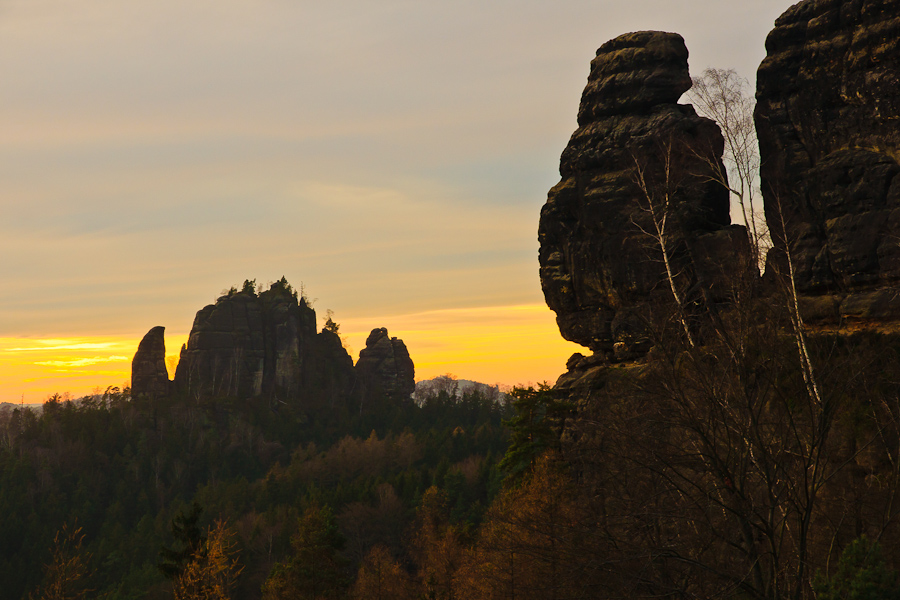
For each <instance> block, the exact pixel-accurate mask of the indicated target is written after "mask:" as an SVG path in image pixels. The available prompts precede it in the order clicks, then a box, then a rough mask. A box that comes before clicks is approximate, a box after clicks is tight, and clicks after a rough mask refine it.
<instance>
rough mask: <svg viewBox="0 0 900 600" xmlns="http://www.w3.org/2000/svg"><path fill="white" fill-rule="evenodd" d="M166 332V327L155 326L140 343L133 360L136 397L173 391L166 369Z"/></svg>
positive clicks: (132, 374)
mask: <svg viewBox="0 0 900 600" xmlns="http://www.w3.org/2000/svg"><path fill="white" fill-rule="evenodd" d="M165 333H166V328H165V327H154V328H153V329H151V330H150V331H148V332H147V335H145V336H144V337H143V339H142V340H141V343H140V344H138V349H137V352H135V354H134V359H133V360H132V361H131V393H132V395H133V396H134V397H136V398H137V397H141V396H143V397H147V398H151V399H155V398H161V397H163V396H166V395H168V394H169V392H170V391H171V382H170V381H169V373H168V371H167V370H166V339H165Z"/></svg>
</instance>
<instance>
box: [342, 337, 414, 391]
mask: <svg viewBox="0 0 900 600" xmlns="http://www.w3.org/2000/svg"><path fill="white" fill-rule="evenodd" d="M356 374H357V377H358V380H359V383H360V386H361V393H362V406H368V405H371V404H372V403H373V402H376V401H378V400H381V399H389V400H393V401H397V402H405V401H408V400H409V397H410V395H412V393H413V392H414V391H415V390H416V381H415V366H414V365H413V361H412V359H411V358H410V357H409V352H408V351H407V349H406V344H404V343H403V340H401V339H398V338H395V337H394V338H392V337H390V336H388V331H387V329H385V328H384V327H381V328H378V329H373V330H372V333H370V334H369V337H368V338H367V339H366V347H365V348H364V349H363V350H361V351H360V352H359V360H358V361H357V362H356Z"/></svg>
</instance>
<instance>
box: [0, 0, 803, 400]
mask: <svg viewBox="0 0 900 600" xmlns="http://www.w3.org/2000/svg"><path fill="white" fill-rule="evenodd" d="M789 5H790V2H789V1H785V0H779V1H775V0H754V2H747V1H746V0H696V1H689V0H685V1H682V2H672V1H671V0H629V1H627V2H623V1H609V0H592V1H587V0H554V1H552V2H551V1H549V0H541V1H536V0H515V1H512V0H477V1H475V0H456V1H455V2H434V1H428V0H417V1H412V0H409V1H407V0H402V1H401V0H333V1H331V2H311V1H307V0H254V1H252V2H251V1H248V0H153V1H149V0H129V1H128V2H122V1H121V0H78V1H77V2H76V1H74V0H0V82H2V84H0V279H2V280H3V281H6V284H5V285H3V286H2V287H0V401H7V402H20V401H24V402H26V403H35V402H40V401H42V400H44V399H45V398H46V397H47V396H48V395H49V394H51V393H53V392H59V393H66V392H68V393H70V394H71V395H73V396H76V397H77V396H79V395H82V394H86V393H90V392H91V391H93V390H95V389H105V388H106V387H107V386H110V385H114V386H122V385H123V384H125V383H126V382H127V381H128V379H129V377H130V361H131V357H132V356H133V354H134V351H135V349H136V347H137V343H138V342H139V340H140V338H141V337H142V336H143V335H144V333H146V332H147V331H148V330H149V329H150V328H152V327H154V326H157V325H163V326H165V327H166V345H167V353H168V354H170V355H172V358H171V360H172V361H174V357H175V355H177V353H178V349H179V348H180V346H181V344H182V343H184V341H185V340H186V338H187V334H188V333H189V331H190V327H191V323H192V321H193V317H194V314H195V313H196V312H197V311H198V310H199V309H200V308H202V307H203V306H204V305H206V304H209V303H211V302H214V301H215V299H216V297H218V296H219V295H220V293H221V292H222V291H223V290H225V289H227V288H229V287H231V286H237V287H240V285H241V283H242V282H243V281H244V280H245V279H256V280H257V281H258V282H260V283H267V282H271V281H274V280H277V279H279V278H280V277H281V276H285V277H286V278H287V279H288V281H289V282H291V283H292V284H293V285H294V286H295V287H300V285H301V283H302V286H303V288H304V290H305V292H306V294H307V295H308V296H309V298H310V299H311V300H315V303H314V308H315V309H316V310H317V312H318V314H319V316H320V318H321V319H322V320H324V315H325V310H326V309H331V310H333V311H334V319H335V321H337V322H338V323H340V324H341V332H342V333H343V334H345V337H346V341H347V345H348V346H349V348H350V350H351V354H352V355H353V356H354V358H355V357H356V356H357V355H358V352H359V350H360V349H361V348H362V347H364V344H365V337H366V335H367V334H368V332H369V331H370V330H371V329H372V328H374V327H387V328H388V330H389V332H390V334H391V335H392V336H398V337H400V338H402V339H403V340H404V341H405V342H406V344H407V346H408V348H409V351H410V354H411V356H412V358H413V360H414V361H415V363H416V377H417V379H427V378H430V377H434V376H436V375H440V374H444V373H453V374H455V375H457V376H459V377H460V378H466V379H475V380H479V381H484V382H487V383H501V384H504V385H512V384H519V383H530V382H538V381H544V380H547V381H550V382H552V381H554V380H555V379H556V377H557V376H558V375H559V374H560V373H562V372H563V371H564V370H565V362H566V359H567V358H568V357H569V356H570V355H571V354H572V353H573V352H576V351H579V350H581V348H580V347H579V346H576V345H575V344H571V343H569V342H566V341H564V340H562V338H561V337H560V336H559V333H558V329H557V328H556V325H555V321H554V315H553V313H552V312H550V311H549V309H547V308H546V305H545V304H544V300H543V295H542V293H541V288H540V280H539V277H538V262H537V251H538V242H537V226H538V218H539V213H540V208H541V206H542V205H543V203H544V202H545V200H546V195H547V191H548V190H549V188H550V187H552V186H553V185H554V184H555V183H556V182H557V181H558V180H559V172H558V164H559V155H560V153H561V152H562V150H563V148H564V147H565V145H566V143H567V141H568V139H569V136H570V135H571V134H572V132H573V131H574V129H575V127H576V120H575V119H576V113H577V109H578V102H579V99H580V96H581V91H582V89H583V87H584V85H585V82H586V79H587V75H588V73H589V68H590V60H591V58H593V56H594V54H595V51H596V49H597V48H598V47H599V46H600V45H601V44H602V43H604V42H605V41H607V40H609V39H612V38H614V37H616V36H617V35H620V34H622V33H626V32H630V31H637V30H645V29H659V30H665V31H675V32H678V33H680V34H682V35H683V36H684V38H685V40H686V43H687V46H688V49H689V51H690V67H691V72H692V74H694V75H698V74H699V73H700V72H702V70H703V69H704V68H707V67H716V68H734V69H736V70H737V71H738V73H740V74H741V75H742V76H744V77H747V78H748V79H750V80H751V81H753V80H754V76H755V71H756V68H757V67H758V65H759V62H760V61H761V60H762V58H763V57H764V55H765V50H764V41H765V36H766V34H767V33H768V32H769V31H770V30H771V28H772V26H773V24H774V20H775V18H777V16H778V15H779V14H781V13H782V12H784V11H785V10H786V9H787V8H788V7H789Z"/></svg>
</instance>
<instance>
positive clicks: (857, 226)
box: [756, 0, 900, 321]
mask: <svg viewBox="0 0 900 600" xmlns="http://www.w3.org/2000/svg"><path fill="white" fill-rule="evenodd" d="M766 50H767V57H766V59H765V60H764V61H763V63H762V65H761V66H760V68H759V72H758V74H757V108H756V126H757V132H758V136H759V145H760V154H761V158H762V169H761V180H762V191H763V196H764V199H765V211H766V220H767V222H768V225H769V228H770V230H771V232H772V234H773V235H772V237H773V242H774V244H775V250H774V251H773V252H771V253H770V258H769V261H768V265H767V272H768V273H778V274H780V275H782V278H781V280H782V281H784V279H785V278H786V277H787V276H788V275H789V274H790V271H791V267H792V270H793V277H794V282H795V284H796V286H797V289H798V290H799V291H800V293H801V294H803V295H804V302H803V307H804V312H805V313H806V316H807V318H808V319H815V320H820V321H828V320H838V319H847V318H851V319H852V318H856V319H875V320H879V319H895V318H896V315H898V314H900V299H898V298H897V294H895V293H894V291H893V290H892V289H891V288H895V287H896V286H897V283H898V281H900V239H898V235H900V234H898V232H900V165H898V159H900V70H898V68H900V4H898V3H897V2H895V1H886V0H854V1H853V2H846V1H841V0H807V1H805V2H800V3H798V4H795V5H794V6H793V7H791V8H790V9H789V10H788V11H787V12H785V13H784V14H783V15H782V16H781V17H780V18H779V19H778V20H777V21H776V23H775V29H774V30H773V31H772V32H771V33H770V34H769V36H768V39H767V40H766ZM787 251H789V252H790V257H789V258H790V263H789V262H788V255H787V253H786V252H787Z"/></svg>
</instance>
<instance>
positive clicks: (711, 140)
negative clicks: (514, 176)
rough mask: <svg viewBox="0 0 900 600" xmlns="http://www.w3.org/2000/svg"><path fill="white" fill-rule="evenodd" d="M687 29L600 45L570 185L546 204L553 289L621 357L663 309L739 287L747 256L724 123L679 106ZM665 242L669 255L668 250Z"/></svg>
mask: <svg viewBox="0 0 900 600" xmlns="http://www.w3.org/2000/svg"><path fill="white" fill-rule="evenodd" d="M687 58H688V51H687V48H686V47H685V45H684V40H683V39H682V38H681V36H679V35H677V34H674V33H663V32H655V31H644V32H637V33H629V34H626V35H622V36H620V37H617V38H615V39H613V40H611V41H609V42H607V43H606V44H604V45H603V46H601V47H600V49H599V50H598V51H597V55H596V58H594V60H593V61H592V62H591V73H590V76H589V78H588V83H587V87H586V88H585V90H584V93H583V95H582V98H581V106H580V108H579V111H578V129H577V130H576V131H575V133H574V134H573V135H572V137H571V139H570V140H569V143H568V146H567V147H566V149H565V150H564V151H563V153H562V157H561V159H560V175H561V177H562V179H561V181H560V182H559V183H558V184H557V185H556V186H555V187H553V189H551V190H550V192H549V194H548V198H547V203H546V204H545V205H544V207H543V209H542V211H541V220H540V227H539V231H538V237H539V240H540V244H541V248H540V267H541V268H540V275H541V285H542V287H543V290H544V296H545V298H546V301H547V304H548V305H549V306H550V308H551V309H553V310H554V311H555V312H556V315H557V323H558V324H559V328H560V331H561V333H562V335H563V337H565V338H566V339H568V340H570V341H573V342H577V343H579V344H582V345H584V346H587V347H589V348H590V349H591V350H593V351H594V352H595V353H598V354H599V355H601V356H604V357H606V358H608V359H613V360H619V359H622V360H625V359H630V358H634V357H636V356H639V355H640V354H642V353H643V352H645V351H646V350H647V349H648V348H649V338H648V335H647V327H648V323H649V321H650V320H651V319H652V318H653V317H652V313H653V311H654V308H655V307H656V308H659V307H671V306H673V302H674V299H673V291H672V288H673V287H675V289H676V292H677V293H679V294H681V300H682V304H684V305H687V304H689V303H692V302H708V301H710V300H712V299H714V298H715V297H719V296H724V295H726V293H727V290H725V287H727V283H726V279H727V277H726V275H730V274H733V273H734V272H735V269H738V268H739V267H736V265H738V264H743V262H742V261H741V260H740V258H741V256H742V255H745V252H746V233H745V231H744V230H743V228H739V227H734V226H730V222H731V221H730V216H729V195H728V191H727V190H726V188H725V187H724V186H723V185H722V184H721V182H717V181H713V179H715V173H716V172H717V171H719V170H721V169H722V163H721V156H722V149H723V144H724V141H723V139H722V135H721V133H720V131H719V128H718V126H717V125H716V124H715V123H714V122H713V121H711V120H709V119H706V118H703V117H700V116H698V115H697V114H696V112H695V111H694V109H693V107H691V106H689V105H682V104H678V99H679V98H680V97H681V95H682V94H683V93H684V92H685V91H687V90H688V89H689V88H690V87H691V78H690V75H689V72H688V64H687ZM663 246H665V255H664V254H663Z"/></svg>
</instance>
